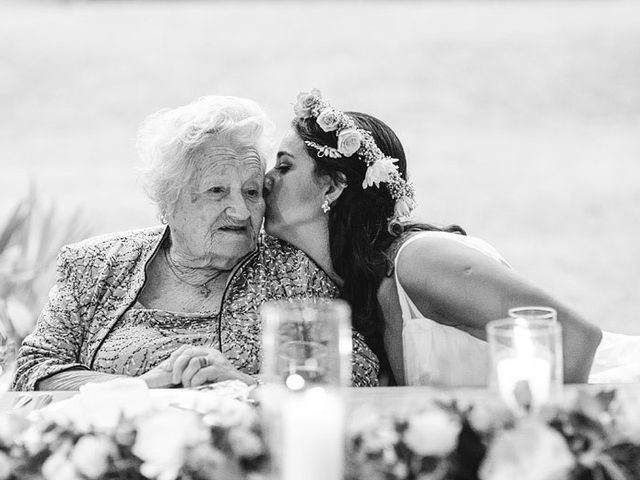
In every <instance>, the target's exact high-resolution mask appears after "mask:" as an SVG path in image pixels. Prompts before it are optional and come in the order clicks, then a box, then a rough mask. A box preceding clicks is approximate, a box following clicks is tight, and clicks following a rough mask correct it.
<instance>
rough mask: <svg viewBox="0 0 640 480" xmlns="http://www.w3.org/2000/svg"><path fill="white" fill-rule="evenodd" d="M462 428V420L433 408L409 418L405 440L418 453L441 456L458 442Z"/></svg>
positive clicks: (447, 452) (449, 451)
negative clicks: (459, 420)
mask: <svg viewBox="0 0 640 480" xmlns="http://www.w3.org/2000/svg"><path fill="white" fill-rule="evenodd" d="M460 428H461V425H460V422H458V421H457V420H455V419H454V418H453V417H451V416H450V415H449V414H448V413H446V412H444V411H443V410H440V409H437V408H432V409H429V410H425V411H424V412H421V413H418V414H416V415H413V416H412V417H410V418H409V426H408V427H407V430H406V431H405V432H404V442H405V443H406V444H407V446H408V447H409V448H410V449H412V450H413V451H414V452H416V453H417V454H418V455H422V456H433V457H441V456H445V455H447V454H449V453H451V451H452V450H453V449H454V448H455V447H456V445H457V444H458V435H459V433H460Z"/></svg>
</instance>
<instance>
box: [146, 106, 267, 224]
mask: <svg viewBox="0 0 640 480" xmlns="http://www.w3.org/2000/svg"><path fill="white" fill-rule="evenodd" d="M273 132H274V126H273V123H272V122H271V121H270V120H269V119H268V118H267V116H266V114H265V113H264V111H263V110H262V109H261V108H260V107H259V106H258V104H257V103H255V102H254V101H252V100H248V99H245V98H238V97H231V96H215V95H210V96H206V97H202V98H200V99H198V100H196V101H195V102H192V103H190V104H188V105H184V106H181V107H178V108H174V109H164V110H160V111H159V112H157V113H154V114H152V115H150V116H148V117H147V118H146V119H145V120H144V121H143V123H142V125H141V127H140V129H139V131H138V140H137V147H138V153H139V155H140V159H141V160H142V163H143V167H142V171H141V175H142V181H143V184H144V187H145V190H146V192H147V194H148V195H149V197H150V198H151V200H153V201H154V202H155V203H156V204H157V205H158V208H159V210H160V214H161V216H164V215H167V214H170V213H171V212H172V211H173V208H174V206H175V203H176V201H177V200H178V196H179V195H180V192H181V191H182V189H183V188H184V187H185V186H186V185H187V184H188V183H189V181H190V179H191V178H192V175H193V173H194V172H195V167H196V165H195V162H194V156H193V155H192V153H193V152H194V151H196V150H197V149H198V147H199V146H200V145H202V144H203V143H204V142H205V141H208V140H210V139H212V138H213V139H215V141H216V142H220V143H221V144H223V145H231V146H233V147H236V148H237V147H254V148H255V149H256V150H257V152H258V154H259V155H260V157H261V159H262V162H263V165H264V164H265V162H266V159H267V158H268V156H269V155H270V154H271V153H272V149H273Z"/></svg>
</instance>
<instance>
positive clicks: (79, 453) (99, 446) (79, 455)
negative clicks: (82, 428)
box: [70, 435, 113, 478]
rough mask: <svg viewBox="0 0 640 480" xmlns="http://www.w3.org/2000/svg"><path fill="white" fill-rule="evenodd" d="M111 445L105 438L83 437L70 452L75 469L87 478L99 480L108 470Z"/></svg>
mask: <svg viewBox="0 0 640 480" xmlns="http://www.w3.org/2000/svg"><path fill="white" fill-rule="evenodd" d="M112 452H113V445H112V444H111V442H109V441H108V440H107V439H105V438H99V437H96V436H95V435H85V436H84V437H81V438H80V440H78V443H76V445H75V447H74V448H73V451H72V452H71V457H70V458H71V461H72V462H73V464H74V465H75V466H76V469H77V470H78V471H79V472H80V473H81V474H83V475H84V476H85V477H88V478H99V477H100V476H102V475H103V474H104V473H105V472H106V471H107V469H108V468H109V457H110V456H111V455H112Z"/></svg>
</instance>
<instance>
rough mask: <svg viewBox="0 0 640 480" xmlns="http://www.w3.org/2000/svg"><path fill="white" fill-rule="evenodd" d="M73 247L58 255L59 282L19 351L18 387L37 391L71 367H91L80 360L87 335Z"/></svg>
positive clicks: (65, 248)
mask: <svg viewBox="0 0 640 480" xmlns="http://www.w3.org/2000/svg"><path fill="white" fill-rule="evenodd" d="M69 252H70V249H69V248H68V247H64V248H63V249H62V251H61V252H60V254H59V255H58V266H57V276H58V278H57V282H56V284H55V285H54V286H53V288H52V289H51V291H50V292H49V300H48V302H47V304H46V305H45V307H44V309H43V310H42V312H41V313H40V316H39V317H38V322H37V324H36V327H35V330H34V331H33V332H32V333H31V334H30V335H29V336H28V337H27V338H25V340H24V342H23V343H22V347H21V348H20V351H19V353H18V362H17V363H18V368H17V371H16V377H15V379H14V383H13V388H14V389H15V390H35V388H36V382H38V380H41V379H43V378H46V377H49V376H51V375H53V374H55V373H58V372H62V371H65V370H69V369H77V368H81V369H85V370H86V369H88V368H87V367H86V366H85V365H83V364H82V363H80V362H79V361H78V356H79V352H80V346H81V344H82V341H83V337H84V328H83V325H82V321H81V317H80V312H79V306H78V299H77V291H78V290H77V284H78V282H77V275H78V272H77V271H76V270H75V269H74V268H73V266H72V265H71V263H72V262H71V261H70V259H69V257H71V255H70V253H69Z"/></svg>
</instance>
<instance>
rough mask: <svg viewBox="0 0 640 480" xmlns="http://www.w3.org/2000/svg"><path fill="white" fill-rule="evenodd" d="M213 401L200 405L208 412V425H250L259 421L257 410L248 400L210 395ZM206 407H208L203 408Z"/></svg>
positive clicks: (205, 418) (206, 420)
mask: <svg viewBox="0 0 640 480" xmlns="http://www.w3.org/2000/svg"><path fill="white" fill-rule="evenodd" d="M210 401H211V403H209V404H208V405H203V404H202V403H201V404H200V405H199V407H200V411H206V412H208V413H207V415H206V416H205V417H204V422H205V423H206V424H207V425H216V426H220V427H226V428H228V427H235V426H244V427H250V426H251V425H252V424H254V423H256V422H257V421H258V415H257V413H256V410H255V409H253V408H251V407H250V406H249V404H247V403H246V402H242V401H240V400H236V399H233V398H221V397H217V398H214V397H210ZM203 407H206V408H203Z"/></svg>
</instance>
